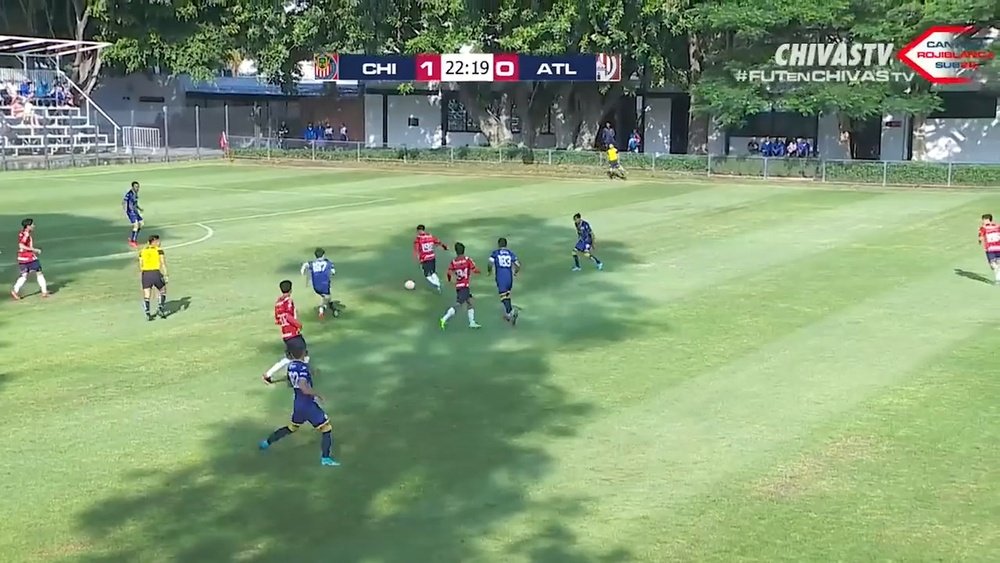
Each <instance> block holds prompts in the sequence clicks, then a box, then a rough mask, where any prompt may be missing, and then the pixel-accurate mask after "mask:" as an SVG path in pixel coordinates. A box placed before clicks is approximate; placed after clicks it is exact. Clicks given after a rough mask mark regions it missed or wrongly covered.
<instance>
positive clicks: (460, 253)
mask: <svg viewBox="0 0 1000 563" xmlns="http://www.w3.org/2000/svg"><path fill="white" fill-rule="evenodd" d="M478 273H479V268H478V267H476V263H475V262H473V261H472V258H469V257H468V256H466V255H465V245H464V244H462V243H460V242H456V243H455V259H454V260H452V261H451V264H449V265H448V273H447V278H448V281H451V278H452V274H454V277H455V304H454V305H453V306H451V307H449V308H448V311H446V312H445V314H444V316H443V317H441V330H444V329H445V328H446V327H447V326H448V321H449V320H450V319H451V318H452V317H454V316H455V313H456V312H457V310H458V309H461V308H462V305H465V308H466V309H468V311H469V328H481V327H480V325H479V324H477V323H476V310H475V308H474V307H473V301H472V290H471V289H469V282H470V281H471V278H472V274H478Z"/></svg>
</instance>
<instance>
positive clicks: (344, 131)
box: [340, 121, 349, 141]
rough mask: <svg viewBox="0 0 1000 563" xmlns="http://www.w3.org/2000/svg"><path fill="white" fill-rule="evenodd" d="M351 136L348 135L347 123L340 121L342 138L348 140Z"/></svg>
mask: <svg viewBox="0 0 1000 563" xmlns="http://www.w3.org/2000/svg"><path fill="white" fill-rule="evenodd" d="M348 139H349V137H348V136H347V124H346V123H344V122H343V121H341V122H340V140H341V141H347V140H348Z"/></svg>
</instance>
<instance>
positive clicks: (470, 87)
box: [458, 83, 513, 147]
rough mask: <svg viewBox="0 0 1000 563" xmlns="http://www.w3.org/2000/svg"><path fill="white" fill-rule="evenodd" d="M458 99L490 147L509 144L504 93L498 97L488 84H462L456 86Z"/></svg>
mask: <svg viewBox="0 0 1000 563" xmlns="http://www.w3.org/2000/svg"><path fill="white" fill-rule="evenodd" d="M458 99H459V101H460V102H462V105H463V106H464V107H465V111H467V112H469V115H471V116H472V118H473V119H475V120H476V121H477V122H478V123H479V130H480V131H481V132H482V134H483V136H484V137H486V141H487V142H488V143H489V145H490V146H491V147H497V146H502V145H505V144H509V143H510V142H511V141H512V140H513V134H512V133H511V132H510V101H509V99H508V97H507V95H506V93H505V92H500V93H499V95H498V93H497V92H495V91H494V90H493V89H492V87H491V85H489V84H476V83H463V84H459V86H458Z"/></svg>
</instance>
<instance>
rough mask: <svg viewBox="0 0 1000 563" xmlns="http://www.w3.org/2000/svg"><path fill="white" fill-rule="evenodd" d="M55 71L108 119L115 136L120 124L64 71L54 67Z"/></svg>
mask: <svg viewBox="0 0 1000 563" xmlns="http://www.w3.org/2000/svg"><path fill="white" fill-rule="evenodd" d="M56 72H58V73H59V76H61V77H62V78H64V79H65V80H66V82H67V83H68V84H69V85H70V86H72V87H73V89H74V90H76V91H77V92H79V93H80V95H81V96H83V98H84V99H85V100H87V103H88V104H89V105H90V106H92V107H93V108H94V109H96V110H97V113H99V114H101V115H102V116H104V119H107V120H108V123H110V124H111V125H112V126H113V127H114V128H115V135H116V136H117V134H118V132H119V131H120V130H121V125H118V123H116V122H115V120H114V119H111V116H110V115H108V114H107V113H106V112H105V111H104V110H103V109H101V106H99V105H97V102H95V101H94V100H93V98H91V97H90V96H88V95H87V93H86V92H84V91H83V90H82V89H81V88H80V87H79V86H77V85H76V83H75V82H73V81H72V80H70V78H69V76H67V75H66V73H65V72H63V71H62V69H56Z"/></svg>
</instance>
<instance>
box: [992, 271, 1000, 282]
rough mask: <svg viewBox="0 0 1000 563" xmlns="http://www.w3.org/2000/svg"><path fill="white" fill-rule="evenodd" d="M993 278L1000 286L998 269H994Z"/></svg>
mask: <svg viewBox="0 0 1000 563" xmlns="http://www.w3.org/2000/svg"><path fill="white" fill-rule="evenodd" d="M993 276H994V279H995V280H996V282H997V283H998V284H1000V268H995V269H994V270H993Z"/></svg>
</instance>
